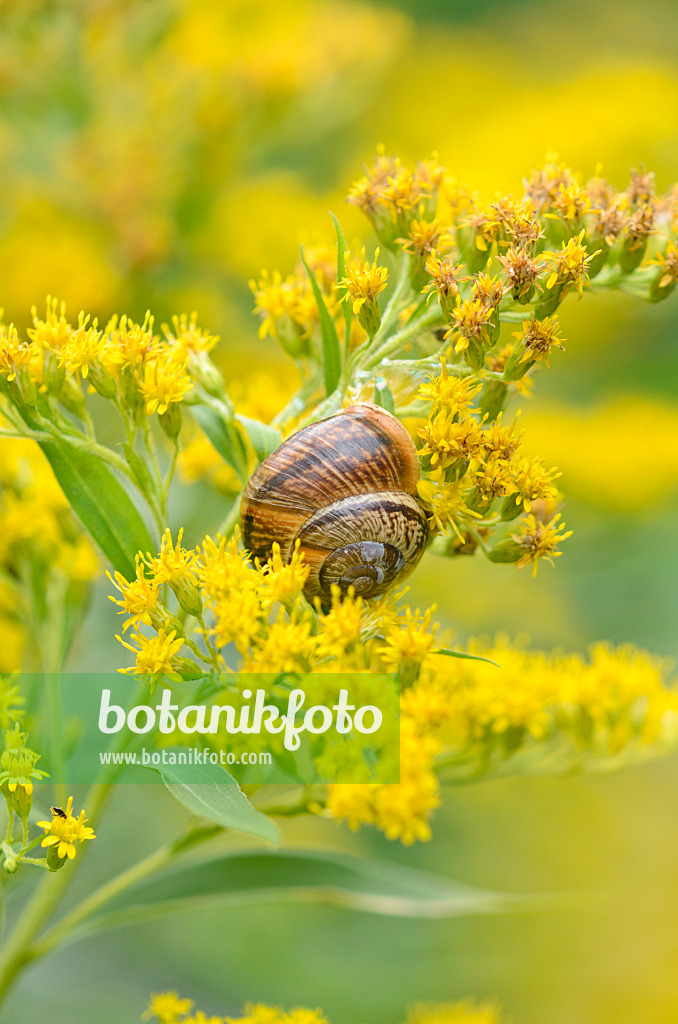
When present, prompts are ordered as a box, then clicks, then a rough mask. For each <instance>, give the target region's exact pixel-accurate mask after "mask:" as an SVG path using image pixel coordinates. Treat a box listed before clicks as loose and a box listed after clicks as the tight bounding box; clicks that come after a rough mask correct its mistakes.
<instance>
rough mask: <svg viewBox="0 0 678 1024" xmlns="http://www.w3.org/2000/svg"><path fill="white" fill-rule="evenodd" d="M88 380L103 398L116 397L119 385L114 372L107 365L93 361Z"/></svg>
mask: <svg viewBox="0 0 678 1024" xmlns="http://www.w3.org/2000/svg"><path fill="white" fill-rule="evenodd" d="M87 381H88V383H89V384H91V385H92V387H93V388H94V390H95V391H96V393H97V394H98V395H101V397H102V398H115V395H116V393H117V390H118V385H117V384H116V381H115V377H114V376H113V374H112V373H111V372H110V370H107V369H106V367H105V366H99V365H97V364H96V363H93V364H92V365H91V366H90V368H89V373H88V375H87Z"/></svg>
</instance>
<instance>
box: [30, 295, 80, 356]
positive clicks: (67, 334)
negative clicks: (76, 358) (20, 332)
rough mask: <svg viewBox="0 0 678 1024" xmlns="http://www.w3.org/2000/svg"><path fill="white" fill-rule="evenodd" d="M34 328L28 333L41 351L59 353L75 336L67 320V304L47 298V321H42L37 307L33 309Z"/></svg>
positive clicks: (49, 296)
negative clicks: (47, 350) (46, 350)
mask: <svg viewBox="0 0 678 1024" xmlns="http://www.w3.org/2000/svg"><path fill="white" fill-rule="evenodd" d="M31 314H32V316H33V327H32V328H30V327H29V328H28V331H27V332H26V333H27V334H28V337H29V338H30V339H31V340H32V341H34V342H36V344H37V345H38V346H39V347H40V348H41V349H49V350H50V351H52V352H58V351H59V350H60V349H61V348H63V347H64V345H66V344H67V343H68V342H69V341H70V339H71V337H72V334H73V328H72V327H71V325H70V324H69V322H68V320H67V319H66V303H65V302H59V300H58V299H55V298H52V296H51V295H48V296H47V308H46V311H45V319H44V320H41V319H40V317H39V316H38V311H37V309H36V307H35V306H33V308H32V309H31Z"/></svg>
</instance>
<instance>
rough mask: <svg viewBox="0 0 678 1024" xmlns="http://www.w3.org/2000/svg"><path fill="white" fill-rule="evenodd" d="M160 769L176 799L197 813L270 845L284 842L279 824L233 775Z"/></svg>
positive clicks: (205, 768)
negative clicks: (260, 808)
mask: <svg viewBox="0 0 678 1024" xmlns="http://www.w3.org/2000/svg"><path fill="white" fill-rule="evenodd" d="M179 749H180V748H177V751H176V752H177V753H178V752H179ZM156 770H157V771H158V772H159V774H160V776H161V778H162V781H163V782H164V783H165V785H166V786H167V789H168V790H169V791H170V793H171V794H172V796H173V797H174V798H175V799H176V800H178V801H179V803H181V804H183V805H184V807H187V808H188V810H189V811H191V812H192V813H193V814H197V815H199V817H201V818H207V819H208V821H213V822H215V824H217V825H221V827H222V828H230V829H234V830H235V831H236V832H245V833H246V834H247V835H250V836H258V837H259V838H260V839H265V840H266V841H267V842H269V843H274V844H277V843H278V842H280V832H279V829H278V826H277V825H276V824H275V822H274V821H272V820H271V819H270V818H267V817H266V815H265V814H262V813H261V811H257V810H255V809H254V807H252V804H251V803H250V802H249V800H248V799H247V797H246V796H245V794H244V793H243V791H242V790H241V788H240V786H239V785H238V783H237V782H236V781H235V779H234V778H233V776H232V775H231V774H230V773H229V772H227V771H226V769H225V768H222V766H221V765H218V764H201V765H165V764H164V765H163V766H162V769H156ZM187 780H190V781H187Z"/></svg>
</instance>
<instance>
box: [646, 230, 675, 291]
mask: <svg viewBox="0 0 678 1024" xmlns="http://www.w3.org/2000/svg"><path fill="white" fill-rule="evenodd" d="M650 263H651V264H654V265H655V266H657V267H660V268H661V277H660V279H659V287H660V288H668V287H669V285H673V284H675V283H676V281H678V249H677V248H676V244H675V242H672V241H669V242H668V244H667V246H666V249H665V251H664V252H658V253H657V258H656V259H654V260H650Z"/></svg>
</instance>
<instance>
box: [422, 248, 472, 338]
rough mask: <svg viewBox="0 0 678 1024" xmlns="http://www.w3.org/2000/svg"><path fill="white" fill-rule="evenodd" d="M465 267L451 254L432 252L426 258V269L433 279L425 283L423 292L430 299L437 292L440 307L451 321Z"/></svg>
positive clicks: (444, 315)
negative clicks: (461, 271) (461, 272)
mask: <svg viewBox="0 0 678 1024" xmlns="http://www.w3.org/2000/svg"><path fill="white" fill-rule="evenodd" d="M462 268H463V264H462V263H455V262H454V260H453V259H452V257H451V256H440V255H439V254H438V253H431V255H430V256H428V258H427V259H426V262H425V264H424V269H425V270H426V273H427V274H428V275H429V277H430V278H431V280H430V281H429V282H428V284H426V285H424V287H423V288H422V292H423V293H424V294H426V293H428V296H429V299H430V298H431V296H432V295H433V292H434V291H435V292H437V295H438V300H439V302H440V308H441V310H442V314H443V317H444V319H445V320H447V322H448V323H450V322H451V318H452V310H453V308H454V306H455V303H456V301H457V297H458V295H459V282H460V281H461V280H463V278H460V277H459V271H460V270H461V269H462Z"/></svg>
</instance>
